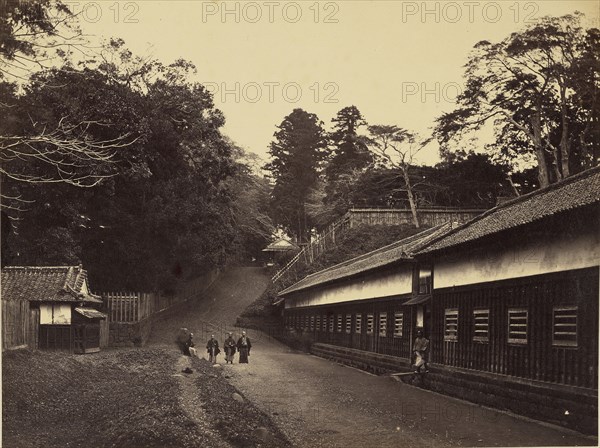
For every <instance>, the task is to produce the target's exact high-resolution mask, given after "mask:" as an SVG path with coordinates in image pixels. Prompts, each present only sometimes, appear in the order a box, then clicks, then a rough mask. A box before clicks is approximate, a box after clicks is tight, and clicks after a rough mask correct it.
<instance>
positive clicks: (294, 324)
mask: <svg viewBox="0 0 600 448" xmlns="http://www.w3.org/2000/svg"><path fill="white" fill-rule="evenodd" d="M408 298H409V297H407V296H399V297H396V298H386V299H378V300H370V301H362V302H349V303H344V304H337V305H322V306H317V307H308V308H293V309H289V310H286V311H285V317H284V319H285V325H286V327H288V328H290V329H294V330H295V331H298V332H302V334H304V335H308V336H310V337H311V339H312V340H313V341H315V342H322V343H326V344H334V345H340V346H343V347H349V348H355V349H359V350H366V351H371V352H375V353H381V354H385V355H392V356H399V357H403V358H410V353H411V350H410V348H411V340H412V339H413V337H414V336H413V335H412V333H411V331H412V329H413V328H414V319H415V316H414V313H413V308H412V307H405V306H402V303H403V302H406V300H408ZM400 320H401V321H402V335H399V334H395V333H396V332H395V329H396V328H395V327H396V324H397V323H399V321H400Z"/></svg>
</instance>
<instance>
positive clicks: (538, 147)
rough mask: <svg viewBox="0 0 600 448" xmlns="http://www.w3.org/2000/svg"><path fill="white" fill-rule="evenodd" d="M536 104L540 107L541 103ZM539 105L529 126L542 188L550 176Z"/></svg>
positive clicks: (548, 182)
mask: <svg viewBox="0 0 600 448" xmlns="http://www.w3.org/2000/svg"><path fill="white" fill-rule="evenodd" d="M538 103H539V102H538ZM538 106H539V107H541V104H538ZM539 107H538V110H536V111H535V112H534V114H533V116H532V117H531V127H532V129H533V146H534V149H535V156H536V158H537V161H538V180H539V181H540V188H544V187H547V186H548V185H550V176H549V173H548V164H547V163H546V154H545V151H544V148H543V146H542V117H541V112H540V109H539Z"/></svg>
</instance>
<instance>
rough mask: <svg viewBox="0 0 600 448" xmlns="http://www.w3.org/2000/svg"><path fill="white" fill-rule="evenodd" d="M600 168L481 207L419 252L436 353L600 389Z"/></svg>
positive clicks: (438, 358) (455, 362) (439, 359)
mask: <svg viewBox="0 0 600 448" xmlns="http://www.w3.org/2000/svg"><path fill="white" fill-rule="evenodd" d="M599 203H600V170H599V169H598V168H597V169H593V170H589V171H587V172H585V173H582V174H580V175H577V176H573V177H571V178H568V179H566V180H564V181H563V182H560V183H557V184H554V185H551V186H550V187H548V188H545V189H543V190H539V191H536V192H533V193H531V194H528V195H526V196H522V197H519V198H516V199H513V200H511V201H508V202H505V203H503V204H501V205H500V206H498V207H496V208H494V209H492V210H490V211H488V212H486V213H484V214H482V215H481V216H479V217H477V218H475V219H474V220H472V221H471V222H469V223H467V224H466V225H464V226H461V227H459V228H457V229H455V230H453V231H451V232H449V233H448V234H447V235H445V236H444V237H443V238H441V239H439V240H438V241H435V242H433V243H432V244H430V245H429V246H428V247H426V248H424V249H423V250H421V251H420V253H419V254H418V255H417V259H418V261H419V263H420V265H421V266H425V267H428V268H432V270H433V275H432V280H433V300H432V302H431V316H432V318H431V322H432V325H431V328H430V329H429V330H430V334H431V339H432V341H434V343H433V344H432V361H433V362H435V363H439V364H443V365H448V366H455V367H460V368H464V369H473V370H478V371H483V372H491V373H495V374H501V375H509V376H511V377H518V378H525V379H530V380H537V381H545V382H550V383H556V384H564V385H570V386H577V387H583V388H589V389H594V390H597V387H598V281H599V279H598V270H599V265H600V239H599V229H600V220H599V216H600V215H599V213H600V209H599V205H600V204H599Z"/></svg>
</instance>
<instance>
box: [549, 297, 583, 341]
mask: <svg viewBox="0 0 600 448" xmlns="http://www.w3.org/2000/svg"><path fill="white" fill-rule="evenodd" d="M552 314H553V316H552V345H560V346H567V347H577V307H576V306H555V307H554V309H553V313H552Z"/></svg>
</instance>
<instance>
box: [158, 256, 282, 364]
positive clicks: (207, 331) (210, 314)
mask: <svg viewBox="0 0 600 448" xmlns="http://www.w3.org/2000/svg"><path fill="white" fill-rule="evenodd" d="M269 281H270V278H269V276H268V274H267V272H266V271H265V270H264V269H263V268H260V267H239V268H232V269H229V270H227V271H225V272H223V273H222V274H221V275H220V276H219V278H218V279H217V280H216V281H215V283H214V284H213V285H212V286H211V287H210V288H209V289H208V290H207V291H206V292H205V293H203V294H201V295H200V296H199V297H198V299H197V300H193V301H190V302H189V303H187V304H185V305H183V306H177V307H176V308H175V309H173V310H170V311H168V312H167V313H166V314H165V315H164V316H161V318H160V319H159V320H158V321H157V322H156V323H155V324H154V325H153V327H152V334H151V335H150V340H149V341H148V344H149V345H157V344H163V345H164V344H168V345H172V344H173V341H174V338H175V336H176V334H177V330H178V329H179V328H181V327H185V328H187V329H189V330H190V331H191V332H192V333H194V340H195V341H196V345H197V346H198V347H199V348H200V349H202V347H204V346H205V344H206V341H207V340H208V339H209V338H210V335H211V334H215V336H216V337H217V339H218V340H219V342H220V343H221V344H222V343H223V340H224V339H225V334H226V332H227V331H232V330H234V328H233V324H234V323H235V321H236V319H237V317H238V316H239V315H240V314H241V312H242V311H244V309H245V308H246V307H247V306H248V305H250V304H251V303H252V302H253V301H254V300H256V299H257V298H258V297H259V296H260V295H261V294H262V293H263V291H264V290H265V288H266V287H267V285H268V284H269ZM199 351H200V352H201V353H203V350H199Z"/></svg>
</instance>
